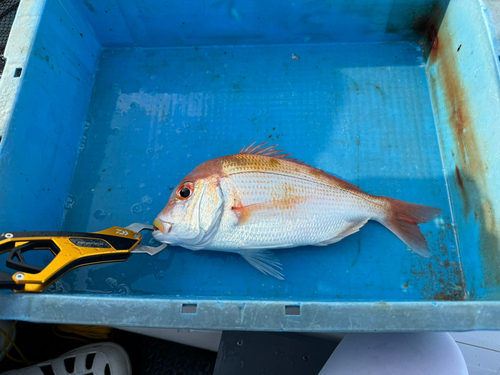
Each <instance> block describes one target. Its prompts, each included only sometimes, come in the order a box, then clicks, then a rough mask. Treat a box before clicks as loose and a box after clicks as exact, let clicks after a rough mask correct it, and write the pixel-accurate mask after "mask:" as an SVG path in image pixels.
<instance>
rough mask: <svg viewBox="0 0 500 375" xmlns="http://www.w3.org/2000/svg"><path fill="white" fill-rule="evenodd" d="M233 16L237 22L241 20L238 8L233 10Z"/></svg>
mask: <svg viewBox="0 0 500 375" xmlns="http://www.w3.org/2000/svg"><path fill="white" fill-rule="evenodd" d="M231 16H232V17H233V18H234V19H235V20H237V21H239V20H241V14H240V12H238V9H236V8H231Z"/></svg>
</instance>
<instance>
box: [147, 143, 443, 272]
mask: <svg viewBox="0 0 500 375" xmlns="http://www.w3.org/2000/svg"><path fill="white" fill-rule="evenodd" d="M262 146H263V144H262V145H257V146H254V145H253V144H252V145H250V146H248V147H246V148H243V149H242V150H241V151H240V153H238V154H236V155H230V156H224V157H221V158H217V159H212V160H209V161H207V162H205V163H202V164H200V165H199V166H198V167H196V168H195V169H194V170H193V171H192V172H191V173H189V174H188V175H187V176H186V177H185V178H184V179H183V180H182V181H181V183H180V185H179V186H178V187H177V188H176V189H175V190H174V191H173V192H172V195H171V197H170V199H169V201H168V203H167V205H166V206H165V208H164V209H163V210H162V212H161V213H160V214H159V215H158V217H157V218H156V220H155V225H156V227H157V230H155V231H154V232H153V236H154V237H155V239H156V240H158V241H160V242H166V243H169V244H171V245H178V246H183V247H185V248H188V249H191V250H200V249H204V250H215V251H224V252H234V253H238V254H240V255H241V256H242V257H243V258H244V259H245V260H246V261H247V262H248V263H250V264H251V265H252V266H254V267H255V268H257V269H258V270H259V271H261V272H263V273H265V274H268V275H271V276H274V277H276V278H278V279H283V278H284V276H283V274H282V273H281V272H280V271H279V270H280V269H281V265H280V263H279V261H278V260H277V259H276V257H275V256H274V254H273V253H272V252H271V251H269V249H276V248H291V247H297V246H306V245H315V246H326V245H329V244H333V243H335V242H338V241H340V240H342V239H343V238H345V237H346V236H348V235H351V234H353V233H355V232H357V231H358V230H359V229H360V228H361V227H362V226H363V225H364V224H365V223H366V222H367V221H368V220H370V219H371V220H376V221H378V222H380V223H381V224H383V225H385V226H386V227H387V228H388V229H389V230H391V231H392V232H393V233H394V234H396V235H397V236H398V237H399V238H400V239H401V240H402V241H403V242H405V243H406V245H407V246H408V247H410V248H411V249H412V250H414V251H416V252H417V253H419V254H420V255H422V256H429V249H428V246H427V241H426V239H425V237H424V236H423V234H422V233H421V232H420V229H419V227H418V224H419V223H424V222H427V221H429V220H431V219H432V218H434V217H435V216H437V215H438V214H439V213H440V212H441V210H439V209H437V208H434V207H429V206H424V205H420V204H414V203H408V202H403V201H400V200H397V199H393V198H388V197H380V196H373V195H370V194H366V193H364V192H363V191H362V190H361V189H360V188H358V187H357V186H355V185H352V184H351V183H349V182H347V181H344V180H342V179H340V178H338V177H335V176H333V175H330V174H327V173H325V172H323V171H322V170H319V169H316V168H313V167H311V166H309V165H306V164H304V163H302V162H300V161H298V160H295V159H290V158H287V156H289V155H287V154H281V151H279V150H276V149H275V146H270V147H262Z"/></svg>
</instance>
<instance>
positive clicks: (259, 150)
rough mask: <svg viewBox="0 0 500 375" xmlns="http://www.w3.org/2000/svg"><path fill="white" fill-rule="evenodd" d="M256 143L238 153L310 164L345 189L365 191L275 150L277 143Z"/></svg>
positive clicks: (316, 169)
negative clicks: (270, 144) (268, 144)
mask: <svg viewBox="0 0 500 375" xmlns="http://www.w3.org/2000/svg"><path fill="white" fill-rule="evenodd" d="M255 143H257V142H254V143H252V144H251V145H250V146H247V147H243V148H242V149H241V150H240V152H238V154H248V155H261V156H269V157H273V158H276V159H282V160H286V161H290V162H292V163H296V164H300V165H305V166H308V167H310V168H312V169H313V170H315V171H317V173H320V174H322V175H324V176H328V178H330V179H333V180H334V181H335V182H336V183H337V185H338V186H340V187H342V188H344V189H347V190H355V191H359V192H361V193H363V190H361V189H360V188H359V187H357V186H356V185H354V184H352V183H350V182H347V181H345V180H342V179H341V178H338V177H336V176H333V175H331V174H329V173H326V172H324V171H322V170H321V169H318V168H314V167H312V166H310V165H308V164H305V163H304V162H303V161H300V160H297V159H291V158H289V157H288V156H290V155H291V154H282V152H283V151H284V150H275V148H276V146H277V145H274V146H267V147H262V146H264V145H265V144H266V143H267V142H264V143H261V144H258V145H255Z"/></svg>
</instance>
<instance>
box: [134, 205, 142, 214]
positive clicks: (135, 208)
mask: <svg viewBox="0 0 500 375" xmlns="http://www.w3.org/2000/svg"><path fill="white" fill-rule="evenodd" d="M132 212H133V213H134V214H140V213H141V212H142V207H141V205H140V204H139V203H136V204H134V205H133V206H132Z"/></svg>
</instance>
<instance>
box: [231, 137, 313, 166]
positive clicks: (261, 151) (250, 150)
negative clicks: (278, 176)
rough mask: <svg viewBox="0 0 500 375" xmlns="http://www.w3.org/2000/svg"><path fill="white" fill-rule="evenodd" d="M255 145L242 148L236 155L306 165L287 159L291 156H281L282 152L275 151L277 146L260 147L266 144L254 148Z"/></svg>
mask: <svg viewBox="0 0 500 375" xmlns="http://www.w3.org/2000/svg"><path fill="white" fill-rule="evenodd" d="M255 143H257V142H254V143H252V144H251V145H250V146H247V147H243V148H242V149H241V150H240V152H238V154H248V155H261V156H270V157H273V158H276V159H282V160H286V161H291V162H292V163H296V164H301V165H307V164H305V163H304V162H303V161H300V160H297V159H292V158H289V156H290V155H291V154H282V152H283V151H284V150H275V148H276V146H278V145H274V146H267V147H262V146H264V145H265V144H267V142H264V143H261V144H258V145H256V146H255Z"/></svg>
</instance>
